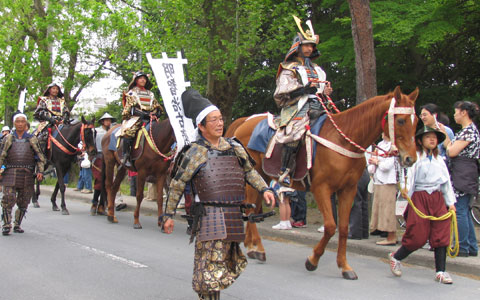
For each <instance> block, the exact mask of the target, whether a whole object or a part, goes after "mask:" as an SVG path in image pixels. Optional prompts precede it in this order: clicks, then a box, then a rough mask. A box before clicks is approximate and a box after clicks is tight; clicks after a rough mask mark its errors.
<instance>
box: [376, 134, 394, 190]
mask: <svg viewBox="0 0 480 300" xmlns="http://www.w3.org/2000/svg"><path fill="white" fill-rule="evenodd" d="M378 147H379V148H381V149H383V150H385V151H387V152H388V151H390V148H391V147H392V142H387V141H384V140H382V141H381V142H380V143H378ZM395 159H396V158H395V157H382V156H378V165H377V167H376V170H375V173H374V175H373V183H374V184H396V183H397V175H396V171H395Z"/></svg>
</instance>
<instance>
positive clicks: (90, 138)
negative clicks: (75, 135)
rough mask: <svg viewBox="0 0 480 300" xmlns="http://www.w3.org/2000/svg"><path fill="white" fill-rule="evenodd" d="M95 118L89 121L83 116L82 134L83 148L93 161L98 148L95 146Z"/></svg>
mask: <svg viewBox="0 0 480 300" xmlns="http://www.w3.org/2000/svg"><path fill="white" fill-rule="evenodd" d="M96 134H97V133H96V131H95V117H93V119H92V120H91V121H87V120H86V119H85V118H84V117H83V116H82V129H81V132H80V136H81V140H82V143H83V147H84V148H85V151H86V152H87V154H88V157H89V158H90V159H91V158H93V157H94V156H95V155H96V154H97V146H96V145H95V136H96Z"/></svg>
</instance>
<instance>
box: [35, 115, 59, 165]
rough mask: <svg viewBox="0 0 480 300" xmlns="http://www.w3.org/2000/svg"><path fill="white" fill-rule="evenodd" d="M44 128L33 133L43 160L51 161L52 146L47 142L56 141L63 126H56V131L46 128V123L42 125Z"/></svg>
mask: <svg viewBox="0 0 480 300" xmlns="http://www.w3.org/2000/svg"><path fill="white" fill-rule="evenodd" d="M43 125H44V126H43V127H42V128H41V129H39V128H37V130H38V131H36V132H35V134H36V136H37V139H38V142H39V143H40V149H41V150H42V151H43V154H44V155H45V158H46V159H47V160H49V161H51V160H52V145H51V144H50V142H49V138H50V137H51V138H52V139H56V138H57V136H58V132H59V131H61V130H62V128H63V127H64V125H63V124H60V125H58V130H57V129H56V128H55V127H48V128H46V126H47V125H48V123H45V124H43ZM39 127H40V126H39Z"/></svg>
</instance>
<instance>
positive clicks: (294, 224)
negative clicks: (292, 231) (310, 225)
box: [291, 221, 307, 228]
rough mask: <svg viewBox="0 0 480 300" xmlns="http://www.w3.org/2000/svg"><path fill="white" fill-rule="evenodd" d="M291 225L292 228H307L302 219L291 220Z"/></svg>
mask: <svg viewBox="0 0 480 300" xmlns="http://www.w3.org/2000/svg"><path fill="white" fill-rule="evenodd" d="M291 225H292V227H294V228H307V224H305V222H303V221H297V222H292V223H291Z"/></svg>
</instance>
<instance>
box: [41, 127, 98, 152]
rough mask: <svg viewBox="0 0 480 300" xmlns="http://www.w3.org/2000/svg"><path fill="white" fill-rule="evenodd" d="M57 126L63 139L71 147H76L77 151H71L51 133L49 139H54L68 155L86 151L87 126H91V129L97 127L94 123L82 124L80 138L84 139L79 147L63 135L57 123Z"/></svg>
mask: <svg viewBox="0 0 480 300" xmlns="http://www.w3.org/2000/svg"><path fill="white" fill-rule="evenodd" d="M55 128H56V129H57V132H58V134H59V135H60V137H61V138H62V139H63V141H64V142H65V143H66V144H67V145H68V146H70V147H71V148H73V149H74V151H75V152H72V151H69V150H68V149H67V148H66V147H65V146H63V145H62V144H60V142H59V141H58V140H57V139H55V138H52V136H51V135H49V140H51V141H53V143H54V144H55V145H56V146H57V147H58V148H59V149H60V150H62V151H63V152H64V153H66V154H68V155H75V154H77V153H79V152H80V153H81V152H83V151H85V150H86V149H87V146H86V143H85V129H86V128H90V129H95V126H94V125H93V124H84V123H82V126H81V127H80V139H81V141H82V148H81V149H80V148H78V147H76V146H73V145H72V144H70V142H69V141H68V140H67V139H66V138H65V137H64V136H63V134H62V133H61V131H60V130H59V129H58V126H57V125H56V124H55Z"/></svg>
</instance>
